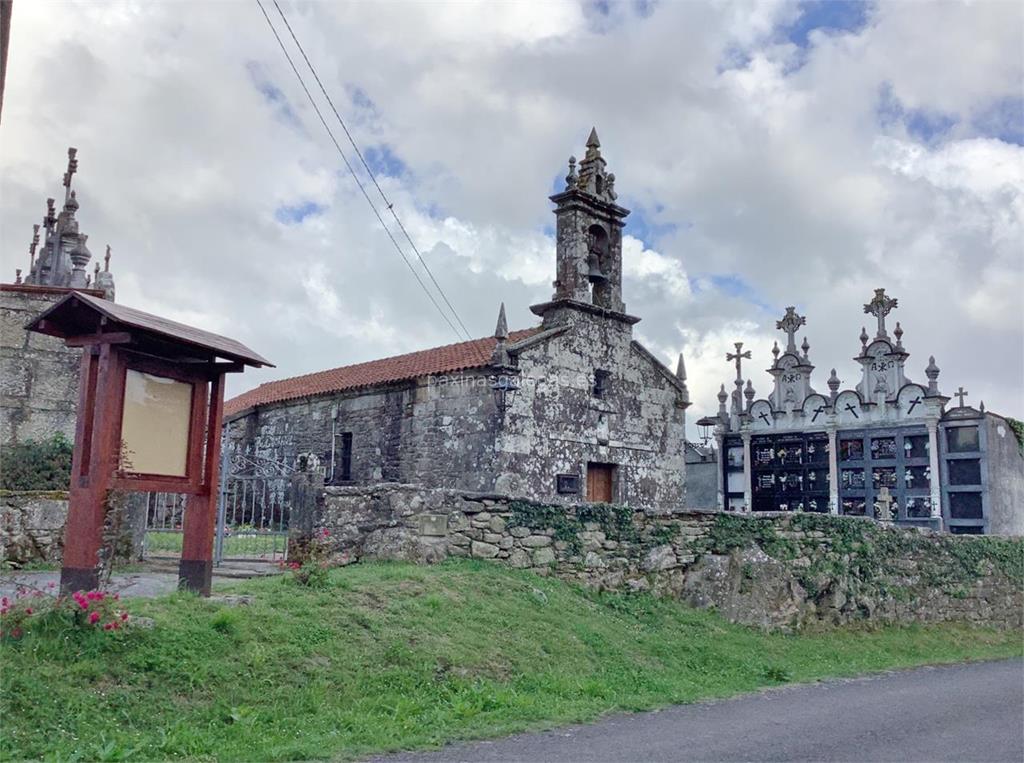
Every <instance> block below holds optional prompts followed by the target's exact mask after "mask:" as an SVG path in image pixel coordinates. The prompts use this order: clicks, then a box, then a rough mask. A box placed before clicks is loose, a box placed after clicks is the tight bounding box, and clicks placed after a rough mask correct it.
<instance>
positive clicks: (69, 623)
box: [0, 583, 129, 639]
mask: <svg viewBox="0 0 1024 763" xmlns="http://www.w3.org/2000/svg"><path fill="white" fill-rule="evenodd" d="M54 587H55V584H53V583H50V584H49V586H48V588H50V589H52V588H54ZM120 600H121V597H120V594H117V593H114V592H111V591H98V590H97V591H76V592H75V593H73V594H71V595H70V596H64V595H60V596H53V595H52V593H51V592H49V591H43V590H40V589H32V588H25V587H23V588H19V589H18V591H17V593H15V595H14V598H10V597H7V596H2V597H0V638H4V639H19V638H21V637H22V636H24V635H26V634H28V633H31V632H33V631H35V630H46V629H50V628H59V629H61V630H66V629H68V628H72V629H78V630H85V631H96V630H102V631H108V632H109V631H117V630H120V629H121V628H123V627H124V626H125V625H127V623H128V621H129V616H128V613H127V612H125V611H124V610H123V609H121V608H120V604H121V601H120Z"/></svg>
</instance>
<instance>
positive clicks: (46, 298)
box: [0, 284, 101, 447]
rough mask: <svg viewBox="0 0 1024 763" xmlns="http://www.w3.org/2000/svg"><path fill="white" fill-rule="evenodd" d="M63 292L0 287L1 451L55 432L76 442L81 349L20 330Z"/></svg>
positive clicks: (10, 286) (12, 285)
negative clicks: (2, 448)
mask: <svg viewBox="0 0 1024 763" xmlns="http://www.w3.org/2000/svg"><path fill="white" fill-rule="evenodd" d="M67 293H68V290H67V289H57V288H47V287H44V286H24V285H14V284H3V285H2V287H0V447H7V446H10V445H12V444H15V443H21V442H26V441H28V440H46V439H49V438H51V437H53V435H55V434H57V433H60V434H63V435H64V436H65V437H66V438H67V439H68V440H69V441H73V440H74V439H75V414H76V411H77V409H78V366H79V361H80V359H81V356H82V351H81V350H80V349H78V348H72V347H65V346H64V342H63V341H61V340H60V339H56V338H54V337H49V336H43V335H42V334H34V333H29V332H28V331H25V325H26V324H27V323H29V322H30V321H32V320H33V319H34V318H36V317H37V316H38V315H39V314H40V313H42V312H43V311H44V310H46V309H47V308H49V307H51V306H52V305H53V304H54V303H55V302H57V301H58V300H60V299H61V298H62V297H64V296H65V295H66V294H67ZM89 293H92V292H89ZM96 293H97V294H100V293H101V292H96Z"/></svg>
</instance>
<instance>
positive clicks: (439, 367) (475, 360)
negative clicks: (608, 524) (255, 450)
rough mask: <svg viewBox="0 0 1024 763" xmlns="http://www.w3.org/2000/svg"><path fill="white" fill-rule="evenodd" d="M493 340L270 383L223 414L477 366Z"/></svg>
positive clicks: (514, 337)
mask: <svg viewBox="0 0 1024 763" xmlns="http://www.w3.org/2000/svg"><path fill="white" fill-rule="evenodd" d="M538 331H540V329H539V328H532V329H524V330H522V331H513V332H511V333H510V334H509V339H508V340H509V343H513V342H517V341H519V340H521V339H525V338H527V337H529V336H532V335H533V334H536V333H537V332H538ZM494 343H495V339H494V337H486V338H485V339H474V340H472V341H469V342H460V343H458V344H449V345H445V346H444V347H433V348H431V349H429V350H420V351H419V352H410V353H408V354H406V355H396V356H395V357H393V358H382V359H380V360H371V361H369V362H367V363H356V364H355V365H352V366H342V367H341V368H332V369H330V370H328V371H317V372H316V373H312V374H305V375H304V376H295V377H292V378H291V379H281V380H280V381H273V382H267V383H265V384H261V385H260V386H258V387H256V389H251V390H249V391H248V392H243V393H242V394H241V395H238V396H237V397H233V398H231V399H230V400H228V401H227V402H226V403H225V404H224V415H225V416H233V415H234V414H236V413H240V412H241V411H244V410H246V409H248V408H252V407H253V406H256V405H266V404H268V403H279V402H282V401H284V400H295V399H297V398H301V397H310V396H313V395H326V394H329V393H332V392H341V391H343V390H348V389H358V388H360V387H370V386H373V385H375V384H386V383H388V382H396V381H404V380H406V379H415V378H417V377H419V376H429V375H430V374H444V373H451V372H453V371H460V370H462V369H466V368H477V367H480V366H484V365H487V364H488V363H489V362H490V359H491V353H493V352H494Z"/></svg>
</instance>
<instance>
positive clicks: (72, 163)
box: [64, 148, 78, 202]
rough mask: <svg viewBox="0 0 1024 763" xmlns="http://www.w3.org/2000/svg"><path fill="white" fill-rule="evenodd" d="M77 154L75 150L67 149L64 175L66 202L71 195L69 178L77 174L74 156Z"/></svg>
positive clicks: (76, 163) (76, 162)
mask: <svg viewBox="0 0 1024 763" xmlns="http://www.w3.org/2000/svg"><path fill="white" fill-rule="evenodd" d="M77 153H78V149H77V148H69V149H68V169H67V171H66V172H65V173H64V201H65V202H66V201H67V200H68V198H70V195H71V178H72V177H73V176H74V174H75V173H76V172H78V159H76V158H75V154H77Z"/></svg>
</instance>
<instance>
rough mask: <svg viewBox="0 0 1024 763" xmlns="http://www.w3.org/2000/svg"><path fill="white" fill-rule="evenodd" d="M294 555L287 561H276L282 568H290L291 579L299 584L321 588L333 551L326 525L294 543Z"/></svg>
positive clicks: (329, 532)
mask: <svg viewBox="0 0 1024 763" xmlns="http://www.w3.org/2000/svg"><path fill="white" fill-rule="evenodd" d="M296 548H297V551H296V556H295V558H293V559H290V560H289V561H286V562H285V561H282V562H278V566H279V567H280V568H281V569H283V570H291V573H292V580H294V581H295V582H296V583H298V584H299V585H305V586H310V587H313V588H322V587H324V586H325V585H326V584H327V577H328V573H327V571H328V569H329V567H330V564H329V560H330V557H331V554H332V553H333V551H334V543H333V542H332V541H331V531H330V530H328V529H327V528H326V527H323V528H321V529H320V530H319V531H317V532H316V533H314V535H313V536H312V537H311V538H306V539H304V540H302V541H299V542H298V543H296Z"/></svg>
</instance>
